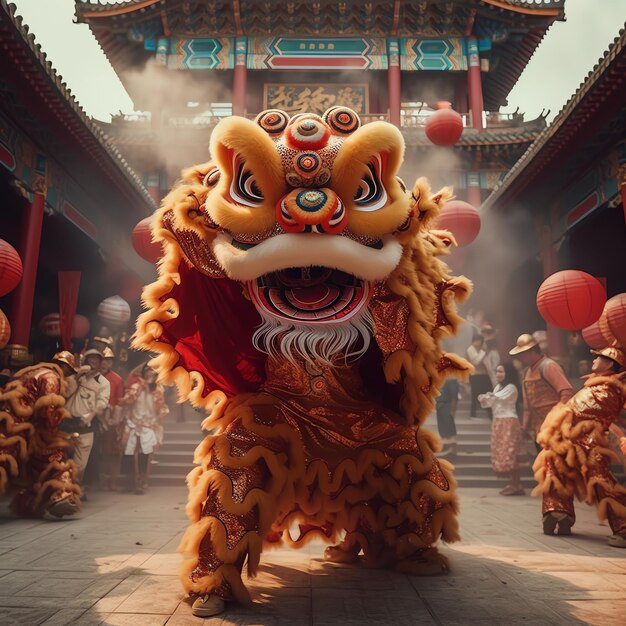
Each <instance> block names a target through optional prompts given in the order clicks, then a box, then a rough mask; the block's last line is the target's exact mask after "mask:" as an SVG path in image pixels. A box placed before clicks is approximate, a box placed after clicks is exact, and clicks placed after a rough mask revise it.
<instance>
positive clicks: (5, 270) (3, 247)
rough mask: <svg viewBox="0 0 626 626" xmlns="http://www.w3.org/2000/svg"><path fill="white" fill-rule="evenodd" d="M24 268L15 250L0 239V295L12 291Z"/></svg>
mask: <svg viewBox="0 0 626 626" xmlns="http://www.w3.org/2000/svg"><path fill="white" fill-rule="evenodd" d="M23 272H24V268H23V267H22V259H20V255H19V254H18V253H17V250H16V249H15V248H14V247H13V246H12V245H11V244H10V243H8V242H6V241H4V239H0V296H4V295H6V294H7V293H9V292H10V291H13V289H15V288H16V287H17V285H18V284H19V282H20V280H22V274H23Z"/></svg>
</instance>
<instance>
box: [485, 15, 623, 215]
mask: <svg viewBox="0 0 626 626" xmlns="http://www.w3.org/2000/svg"><path fill="white" fill-rule="evenodd" d="M625 26H626V25H625ZM625 50H626V27H625V28H622V29H621V30H620V32H619V35H618V37H616V38H615V40H614V41H613V43H612V44H611V46H610V47H609V48H608V50H607V51H606V52H605V53H604V56H603V57H602V58H601V59H599V61H598V62H597V63H596V65H595V66H594V67H593V69H592V70H591V71H590V72H589V74H588V75H587V78H586V79H585V80H584V81H583V82H582V83H581V84H580V86H579V87H578V89H577V90H576V92H575V93H574V94H573V95H572V96H571V98H570V99H569V100H568V101H567V103H566V104H565V105H564V106H563V108H562V109H561V111H560V112H559V114H558V115H557V116H556V117H555V118H554V120H553V122H552V123H551V124H550V125H549V126H548V127H547V128H546V129H545V130H543V131H542V132H541V133H540V134H539V136H538V137H537V138H536V139H535V141H534V142H533V143H532V144H531V145H530V147H529V148H528V150H527V151H526V152H525V153H524V154H523V155H522V157H521V158H520V159H519V160H518V161H517V163H515V165H514V166H513V167H512V168H511V170H510V171H509V172H508V174H507V175H506V176H505V177H504V179H503V180H502V182H501V183H500V184H499V185H498V187H496V188H495V189H494V191H493V192H492V193H491V195H490V196H489V197H488V198H487V199H486V200H485V202H484V203H483V205H482V206H481V210H483V211H487V210H490V209H494V208H496V207H498V206H505V205H509V204H511V203H513V202H514V201H515V200H516V199H517V198H519V196H521V194H523V193H524V192H526V191H528V190H530V189H537V188H538V185H539V184H540V183H542V182H544V181H545V180H546V179H547V178H548V177H550V176H555V175H557V174H560V175H562V169H563V167H564V166H565V164H568V169H569V170H572V169H576V167H572V163H574V165H575V166H580V165H583V164H584V163H582V162H583V161H584V162H585V163H589V162H591V161H592V160H593V159H594V158H595V157H596V151H601V150H602V149H604V148H605V147H606V146H607V145H611V144H612V143H614V142H616V141H619V140H620V139H622V138H623V136H624V124H623V119H624V114H626V84H625V83H626V53H625ZM615 120H617V122H615ZM613 122H615V123H613ZM589 144H591V147H592V149H585V150H582V149H581V148H582V147H584V146H589Z"/></svg>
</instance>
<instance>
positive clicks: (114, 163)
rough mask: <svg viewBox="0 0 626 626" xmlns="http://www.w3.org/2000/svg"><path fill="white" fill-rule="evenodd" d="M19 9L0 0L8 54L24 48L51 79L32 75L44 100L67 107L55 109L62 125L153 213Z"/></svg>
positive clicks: (131, 174)
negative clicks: (16, 47) (17, 46)
mask: <svg viewBox="0 0 626 626" xmlns="http://www.w3.org/2000/svg"><path fill="white" fill-rule="evenodd" d="M16 10H17V8H16V6H15V4H12V3H8V2H7V1H6V0H0V30H2V31H3V33H4V37H3V40H4V41H5V53H6V50H7V49H8V48H10V47H11V44H12V43H17V44H21V46H22V49H23V50H24V49H25V50H26V54H25V55H24V61H23V63H27V64H28V65H30V66H32V67H33V68H34V69H36V70H40V71H41V72H43V74H44V76H45V77H46V78H47V79H48V80H47V81H46V80H45V79H43V77H41V74H40V73H39V72H32V73H31V80H33V81H37V80H38V79H39V78H41V79H42V80H41V82H40V87H41V90H42V92H43V93H42V95H41V97H47V98H48V99H55V100H57V101H60V102H61V103H62V105H66V106H54V107H53V109H54V111H55V114H56V115H57V117H58V118H59V122H60V123H61V124H62V125H64V126H65V127H66V128H67V129H68V130H69V132H70V133H72V134H73V135H74V136H75V137H76V138H77V139H78V140H79V142H80V143H81V145H82V146H83V148H84V149H85V150H87V151H93V152H94V153H95V154H96V155H98V156H97V157H96V158H97V159H98V160H99V162H100V163H105V164H108V165H109V168H112V169H113V171H116V172H118V173H121V174H122V175H123V177H124V179H125V180H126V182H127V183H128V184H129V185H130V187H131V189H132V191H133V193H134V194H135V195H136V196H138V197H140V198H141V199H142V200H143V201H144V202H145V207H146V208H147V209H150V210H152V209H153V208H154V201H153V200H152V197H151V196H150V194H149V193H148V191H147V190H146V188H145V187H144V186H143V183H142V181H141V179H140V178H139V176H138V175H137V174H136V173H135V172H134V171H133V170H132V168H131V167H130V166H129V165H128V163H127V161H126V159H125V158H124V156H123V155H122V154H121V153H120V151H119V150H117V148H115V147H114V146H111V145H110V143H109V142H108V140H107V138H106V136H105V134H104V133H103V132H102V130H101V129H100V127H99V126H98V124H97V123H96V121H94V120H93V119H91V118H90V117H89V116H88V115H87V114H86V113H85V111H84V110H83V108H82V107H81V105H80V103H79V102H78V100H76V98H75V97H74V95H72V92H71V90H70V89H69V88H68V87H67V85H66V83H64V82H63V79H62V76H59V75H58V74H57V72H56V70H55V69H54V67H53V66H52V63H50V61H48V59H47V57H46V53H45V52H43V51H42V50H41V46H40V44H38V43H36V42H35V36H34V35H33V34H32V33H30V32H29V28H28V26H27V25H26V24H24V23H23V19H22V17H21V16H20V15H17V14H16ZM5 37H6V39H5Z"/></svg>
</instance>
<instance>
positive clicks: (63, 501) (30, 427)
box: [0, 353, 80, 517]
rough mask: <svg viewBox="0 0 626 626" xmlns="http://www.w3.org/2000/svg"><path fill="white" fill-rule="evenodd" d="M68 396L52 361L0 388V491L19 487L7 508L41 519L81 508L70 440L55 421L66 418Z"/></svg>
mask: <svg viewBox="0 0 626 626" xmlns="http://www.w3.org/2000/svg"><path fill="white" fill-rule="evenodd" d="M59 354H60V355H61V358H63V356H62V355H63V354H64V353H59ZM65 354H69V353H65ZM55 356H56V355H55ZM69 356H70V357H71V355H69ZM72 358H73V357H72ZM66 395H67V382H66V380H65V377H64V376H63V372H62V371H61V368H60V367H59V365H57V364H56V363H40V364H39V365H35V366H33V367H26V368H24V369H22V370H20V371H19V372H17V373H16V374H15V376H14V377H13V380H11V381H10V382H9V383H7V384H6V386H5V387H4V388H3V389H2V390H0V495H3V494H4V493H5V492H6V491H7V488H8V487H9V486H12V487H17V488H18V492H17V494H16V495H15V497H14V498H13V501H12V502H11V508H12V510H13V511H14V512H15V513H16V514H18V515H20V516H25V517H41V516H42V515H44V513H45V512H46V511H47V512H48V513H50V514H51V515H52V516H53V517H63V516H64V515H71V514H73V513H75V512H76V511H77V510H78V509H79V507H80V487H79V486H78V485H77V484H76V482H75V480H74V477H75V475H76V466H75V464H74V462H73V461H71V460H68V458H67V451H68V448H69V445H70V444H69V442H68V440H67V439H66V438H65V437H64V436H63V435H62V434H61V433H60V432H59V423H60V422H61V420H63V419H64V418H65V417H68V416H69V414H68V412H67V411H66V410H65V408H64V407H65V397H64V396H66Z"/></svg>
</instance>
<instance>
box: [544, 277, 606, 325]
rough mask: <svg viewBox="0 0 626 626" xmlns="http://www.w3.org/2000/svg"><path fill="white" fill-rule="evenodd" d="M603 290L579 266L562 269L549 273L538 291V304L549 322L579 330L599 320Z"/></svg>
mask: <svg viewBox="0 0 626 626" xmlns="http://www.w3.org/2000/svg"><path fill="white" fill-rule="evenodd" d="M605 302H606V291H605V290H604V286H603V285H602V283H601V282H600V281H599V280H598V279H597V278H594V277H593V276H591V274H587V273H586V272H581V271H579V270H563V271H561V272H556V273H555V274H552V275H551V276H548V278H546V279H545V280H544V281H543V283H541V286H540V287H539V290H538V291H537V308H538V309H539V313H541V317H543V319H544V320H546V322H548V324H552V325H553V326H556V327H558V328H563V329H565V330H580V329H582V328H586V327H587V326H591V324H593V323H594V322H596V321H597V320H598V318H599V317H600V314H601V313H602V309H603V307H604V303H605Z"/></svg>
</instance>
